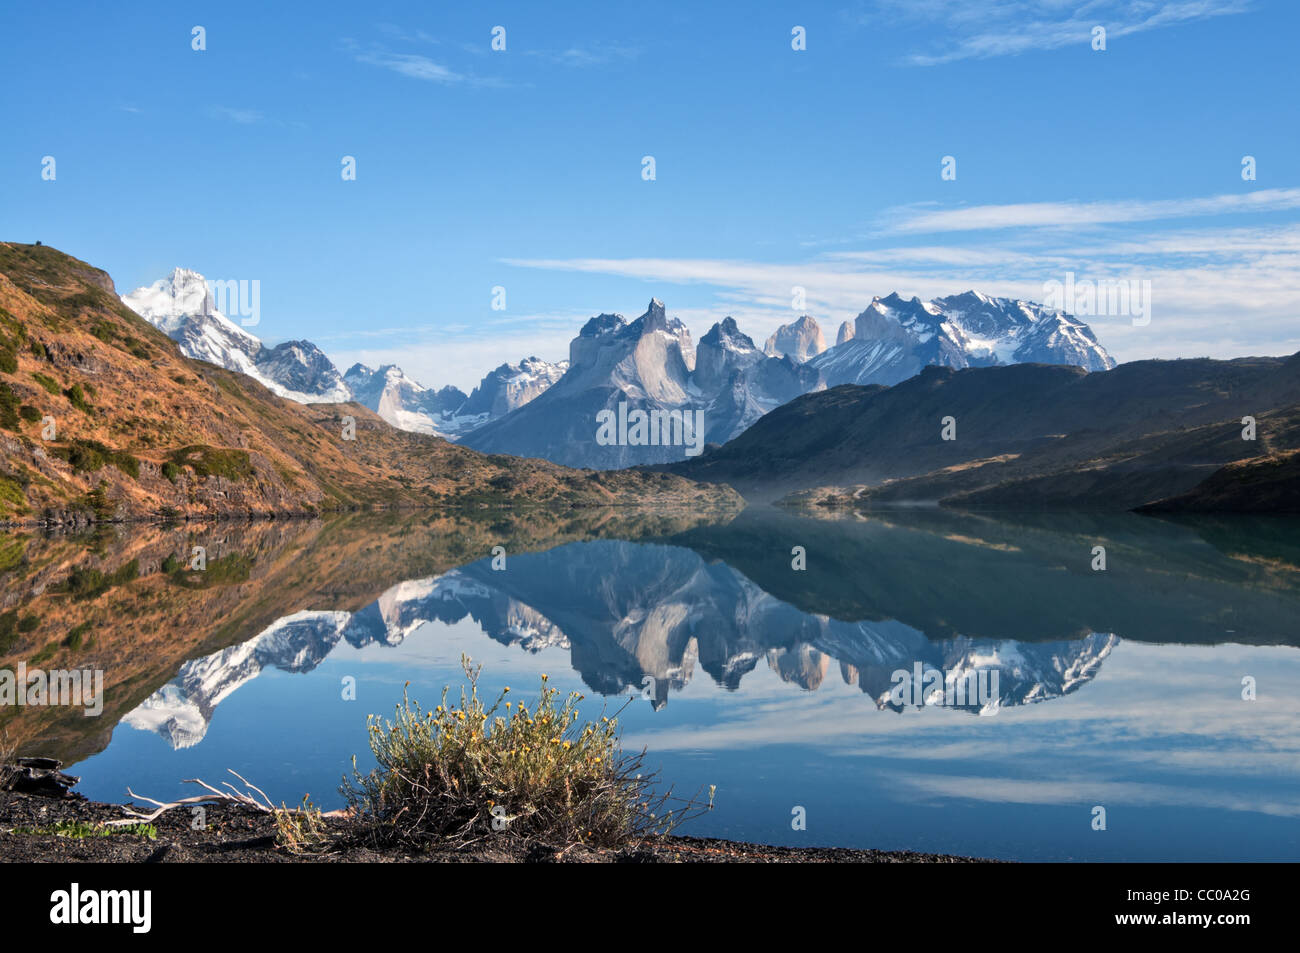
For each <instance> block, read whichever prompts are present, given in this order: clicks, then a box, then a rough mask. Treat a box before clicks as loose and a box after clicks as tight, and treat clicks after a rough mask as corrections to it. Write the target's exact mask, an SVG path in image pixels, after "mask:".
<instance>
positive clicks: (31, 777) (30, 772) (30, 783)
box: [0, 758, 81, 797]
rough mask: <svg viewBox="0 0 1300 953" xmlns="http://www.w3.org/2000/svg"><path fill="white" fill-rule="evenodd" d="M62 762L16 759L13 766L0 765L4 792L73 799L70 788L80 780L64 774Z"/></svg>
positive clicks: (45, 759) (51, 759)
mask: <svg viewBox="0 0 1300 953" xmlns="http://www.w3.org/2000/svg"><path fill="white" fill-rule="evenodd" d="M61 767H63V762H62V761H56V760H55V759H54V758H18V759H16V760H15V761H14V763H13V764H6V765H0V778H3V780H4V785H3V788H4V790H6V791H17V792H19V793H20V794H35V795H37V796H38V797H73V796H75V795H73V794H72V786H73V785H74V784H76V783H77V782H78V781H80V780H81V778H79V777H74V776H73V775H71V774H64V773H63V772H62V771H60V770H59V768H61Z"/></svg>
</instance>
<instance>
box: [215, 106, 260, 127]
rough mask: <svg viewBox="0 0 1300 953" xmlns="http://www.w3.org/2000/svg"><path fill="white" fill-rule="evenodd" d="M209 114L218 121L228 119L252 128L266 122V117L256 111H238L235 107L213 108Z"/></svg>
mask: <svg viewBox="0 0 1300 953" xmlns="http://www.w3.org/2000/svg"><path fill="white" fill-rule="evenodd" d="M209 112H210V113H211V114H212V115H213V116H215V117H217V118H218V119H227V120H229V121H230V122H237V123H239V124H240V125H244V126H251V125H255V124H257V123H259V122H264V121H265V120H266V117H265V116H263V115H262V114H261V113H260V112H258V111H257V110H256V109H236V108H235V107H233V106H213V107H212V108H211V109H210V110H209Z"/></svg>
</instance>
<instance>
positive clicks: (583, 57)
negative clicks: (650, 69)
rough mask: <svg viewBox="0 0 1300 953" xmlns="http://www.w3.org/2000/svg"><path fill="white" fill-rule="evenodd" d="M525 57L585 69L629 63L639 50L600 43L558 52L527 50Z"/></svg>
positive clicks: (618, 44)
mask: <svg viewBox="0 0 1300 953" xmlns="http://www.w3.org/2000/svg"><path fill="white" fill-rule="evenodd" d="M527 55H528V56H532V57H537V58H539V59H543V60H546V61H548V62H551V63H558V64H560V65H562V66H573V67H587V66H606V65H608V64H610V63H618V62H631V61H633V60H635V59H636V58H637V57H639V56H640V55H641V50H640V49H639V48H638V47H635V46H626V45H624V44H621V43H602V44H599V45H597V46H594V47H581V46H571V47H569V48H568V49H564V50H558V51H555V50H529V51H527Z"/></svg>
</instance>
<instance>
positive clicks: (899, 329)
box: [808, 291, 1115, 387]
mask: <svg viewBox="0 0 1300 953" xmlns="http://www.w3.org/2000/svg"><path fill="white" fill-rule="evenodd" d="M848 327H849V325H848V323H847V322H846V323H845V325H844V327H842V328H841V329H840V338H841V341H840V343H838V344H836V346H835V347H833V348H831V349H830V350H828V351H825V352H823V353H822V354H819V355H817V356H816V357H814V358H812V359H811V360H810V361H809V362H808V363H809V364H810V365H811V366H813V367H815V368H817V370H818V371H819V372H821V374H822V377H823V379H824V381H825V384H826V386H827V387H835V386H837V385H839V384H885V385H889V384H897V383H898V382H899V381H904V380H907V379H908V378H909V377H914V376H915V375H916V374H918V373H919V372H920V370H921V368H923V367H926V366H928V365H931V364H937V365H940V366H943V367H954V368H962V367H987V366H990V365H994V364H1024V363H1040V364H1074V365H1077V366H1079V367H1083V368H1085V369H1086V370H1090V371H1101V370H1109V369H1110V368H1112V367H1114V366H1115V362H1114V360H1112V358H1111V356H1110V355H1109V354H1107V353H1106V350H1105V349H1104V348H1103V347H1102V346H1101V345H1100V344H1098V343H1097V339H1096V337H1094V336H1093V333H1092V330H1091V329H1090V328H1089V327H1088V326H1087V325H1086V324H1084V323H1083V322H1082V321H1080V320H1078V319H1076V318H1073V317H1071V316H1070V315H1068V314H1066V313H1065V312H1063V311H1058V310H1054V309H1051V308H1046V307H1044V306H1043V305H1040V304H1034V303H1033V302H1030V301H1017V300H1014V299H1011V298H990V297H988V296H987V295H982V294H980V293H979V292H976V291H967V292H965V293H964V294H959V295H950V296H948V297H946V298H935V299H934V300H933V301H928V302H923V301H922V300H921V299H920V298H915V297H914V298H912V299H910V300H907V299H904V298H902V297H900V296H899V295H898V294H897V293H894V294H891V295H889V296H888V297H886V298H873V299H872V301H871V304H870V305H868V306H867V309H866V310H865V311H863V312H862V313H861V314H859V315H858V316H857V318H856V319H855V320H854V322H853V327H852V334H851V336H847V337H846V329H847V328H848Z"/></svg>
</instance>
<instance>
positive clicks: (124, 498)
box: [0, 243, 738, 523]
mask: <svg viewBox="0 0 1300 953" xmlns="http://www.w3.org/2000/svg"><path fill="white" fill-rule="evenodd" d="M348 415H350V416H352V417H353V418H355V421H356V439H355V440H345V439H343V418H344V416H348ZM47 418H53V422H54V426H55V434H54V439H52V440H50V439H45V436H46V434H47V433H48V430H47V423H48V419H47ZM737 502H738V498H737V497H736V496H735V494H734V493H732V492H731V491H730V490H727V489H720V488H717V487H699V486H696V485H693V484H692V483H690V482H689V481H686V480H683V479H681V478H678V477H675V476H670V475H668V474H633V473H600V472H595V471H579V470H571V469H567V468H565V467H560V466H556V465H554V464H551V463H547V462H544V461H540V460H519V459H515V458H512V457H504V456H485V455H483V454H480V453H476V452H474V451H472V450H468V449H466V448H464V447H459V446H457V445H455V444H451V443H448V442H447V441H445V440H442V439H440V438H437V437H429V436H425V435H420V434H412V433H407V432H404V431H400V430H396V429H394V428H392V427H390V426H389V425H388V424H386V423H385V422H384V421H382V420H380V419H379V418H378V417H377V416H376V415H374V414H373V413H371V412H370V411H368V410H366V409H365V408H364V407H361V406H360V405H357V404H331V405H325V404H321V405H311V406H303V405H300V404H295V403H293V402H291V401H287V400H283V399H281V398H279V397H276V396H275V395H274V394H272V393H271V392H270V391H268V390H267V389H266V388H264V387H263V386H262V385H260V384H258V383H257V382H256V381H254V380H252V379H251V378H248V377H245V376H244V375H241V374H237V373H234V372H231V371H226V370H223V369H221V368H218V367H215V366H213V365H210V364H205V363H203V362H200V361H192V360H189V359H187V358H185V357H183V356H182V355H181V354H180V352H179V350H178V349H177V347H176V345H175V343H174V342H172V341H171V340H170V339H169V338H168V337H167V336H166V335H164V334H162V333H161V332H160V331H158V330H156V329H155V328H153V327H152V326H151V325H150V324H148V322H146V321H144V320H143V319H141V318H140V317H139V316H138V315H136V314H135V313H133V312H132V311H131V310H130V309H129V308H127V307H126V306H125V305H123V304H122V303H121V302H120V301H119V300H118V297H117V295H116V293H115V291H114V288H113V282H112V280H111V279H110V278H109V277H108V275H107V274H105V273H104V272H102V271H99V270H98V269H95V268H93V267H91V266H90V265H87V264H86V263H85V262H81V261H78V260H77V259H75V258H72V257H70V256H68V255H65V254H63V253H62V252H60V251H57V250H55V249H53V248H49V247H48V246H33V245H18V244H13V243H0V522H9V523H34V522H46V523H69V522H71V523H82V522H92V521H103V520H113V519H140V518H150V517H159V516H186V517H211V516H269V515H276V514H298V513H315V512H322V511H330V510H342V509H352V508H359V507H413V506H429V505H443V506H481V505H491V506H502V505H523V504H548V505H563V506H603V505H612V504H619V505H626V504H649V505H691V506H709V505H716V504H723V505H735V504H736V503H737Z"/></svg>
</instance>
